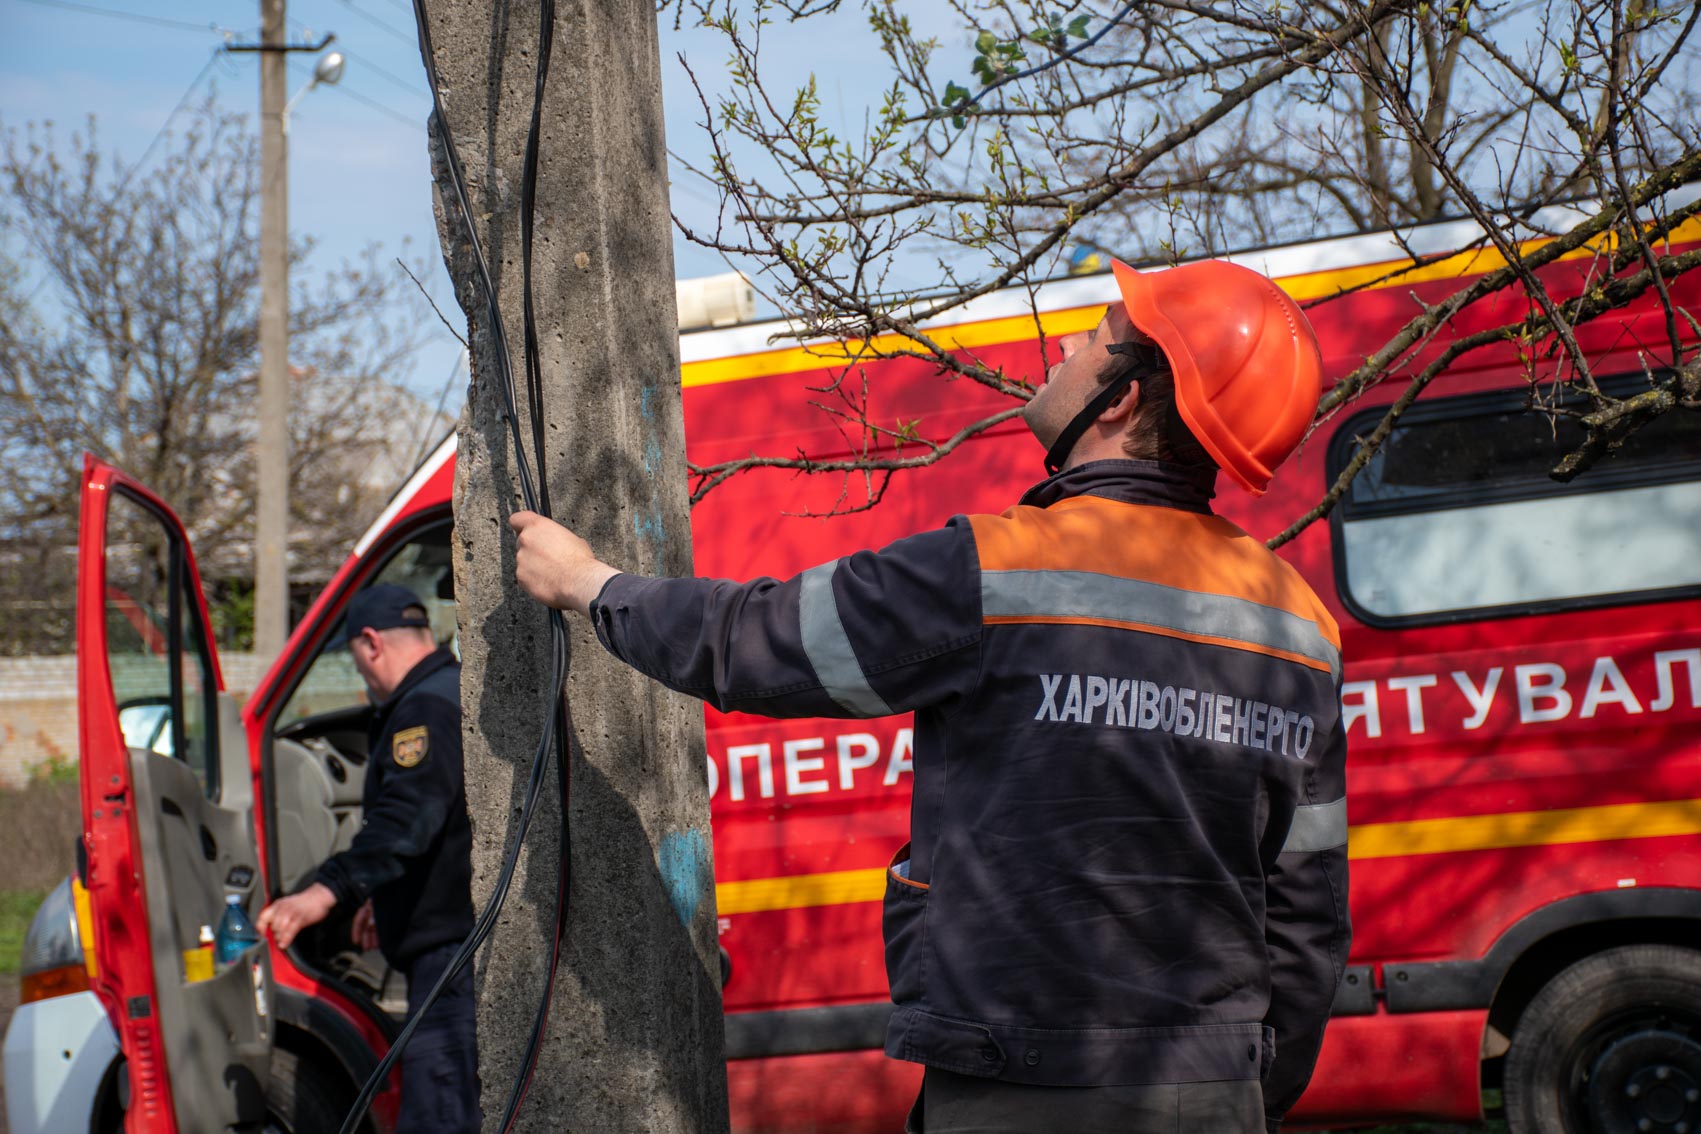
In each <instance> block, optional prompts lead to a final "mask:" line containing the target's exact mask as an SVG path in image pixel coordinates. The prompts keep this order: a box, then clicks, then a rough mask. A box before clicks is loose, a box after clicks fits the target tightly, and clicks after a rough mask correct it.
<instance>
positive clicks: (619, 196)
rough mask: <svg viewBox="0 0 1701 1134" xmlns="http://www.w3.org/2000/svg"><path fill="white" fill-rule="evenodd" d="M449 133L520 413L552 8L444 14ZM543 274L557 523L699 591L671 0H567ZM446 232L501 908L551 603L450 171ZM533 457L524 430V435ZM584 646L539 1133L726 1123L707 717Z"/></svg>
mask: <svg viewBox="0 0 1701 1134" xmlns="http://www.w3.org/2000/svg"><path fill="white" fill-rule="evenodd" d="M429 9H430V18H431V20H432V26H431V34H432V40H433V44H434V48H435V52H436V65H437V67H438V69H439V72H440V76H441V81H442V85H443V96H444V103H445V109H446V113H447V114H448V117H449V128H450V129H451V130H452V131H453V136H454V140H455V143H456V146H457V148H458V151H459V153H460V156H461V160H462V163H463V166H464V168H465V171H466V175H467V180H468V183H469V195H470V198H471V201H472V208H473V211H474V213H475V215H476V220H475V223H476V224H477V225H478V226H479V236H480V238H481V240H482V241H483V244H484V248H485V250H486V254H487V256H488V258H489V261H490V268H491V272H492V274H493V275H494V276H495V278H496V281H497V286H498V288H499V289H500V292H501V295H500V298H501V304H502V312H503V317H504V319H505V320H506V323H507V330H508V336H509V340H510V342H511V344H512V347H513V353H514V366H515V370H516V373H515V375H514V381H515V385H516V387H518V388H519V389H520V390H521V393H520V396H519V400H520V404H521V413H522V414H524V413H525V395H524V369H523V366H524V364H523V356H522V349H523V343H524V339H523V335H522V330H521V327H522V323H521V316H522V310H523V309H522V292H521V284H520V279H521V275H520V186H521V169H522V156H523V152H524V148H525V135H526V128H527V124H528V121H529V118H530V114H531V108H532V92H533V83H534V66H535V63H536V58H537V30H538V28H537V21H538V18H539V15H538V5H537V4H536V3H535V2H533V0H488V2H486V3H480V4H472V3H458V4H456V3H448V2H447V0H444V2H439V3H432V4H430V5H429ZM542 122H543V127H542V141H541V155H542V156H541V161H540V166H539V173H538V208H537V212H536V223H537V231H536V239H535V244H534V263H533V278H534V281H535V283H534V290H535V295H536V305H537V314H538V337H539V340H540V341H541V343H542V359H543V378H544V387H545V392H544V406H545V415H546V417H547V423H546V428H545V437H546V442H545V443H546V445H547V447H548V451H547V453H546V454H545V457H546V460H547V465H548V485H549V491H550V496H551V501H552V505H553V510H554V512H555V515H556V518H558V519H560V520H561V521H562V522H563V523H565V524H567V525H568V526H569V527H571V528H572V529H574V530H575V531H577V532H579V533H580V534H582V535H584V536H585V537H586V538H587V539H589V540H590V541H591V543H592V546H594V547H595V548H596V549H597V552H598V554H599V555H601V556H602V557H603V558H604V559H606V560H607V561H609V562H611V563H614V564H616V565H618V566H621V567H625V568H628V569H630V570H634V571H638V572H643V573H649V574H665V575H684V574H689V573H690V572H691V529H690V520H689V511H688V505H687V501H686V480H685V463H684V429H683V421H682V417H681V410H680V388H679V357H678V337H677V327H676V325H675V311H674V302H675V301H674V290H673V257H672V248H671V234H670V229H669V212H668V197H667V149H666V145H665V143H664V140H663V136H662V109H661V79H660V57H659V50H658V42H657V32H656V16H655V6H654V3H653V0H564V2H562V3H560V4H559V5H558V9H557V18H556V26H555V39H554V56H553V62H552V65H551V70H550V74H549V84H548V88H547V92H546V94H545V104H544V108H543V117H542ZM436 158H437V160H435V161H434V168H435V169H436V171H437V189H438V198H437V199H438V218H439V227H440V231H441V232H442V234H443V239H444V247H445V251H446V258H447V260H448V263H449V268H450V275H451V276H452V277H453V278H454V279H455V281H456V289H457V298H458V299H459V301H460V304H461V306H462V308H463V310H465V311H466V312H467V316H468V327H469V331H470V335H469V342H470V343H471V344H472V368H473V383H472V388H471V392H470V396H469V399H468V406H467V410H466V412H465V414H464V416H463V417H462V419H461V427H460V440H459V445H460V448H459V454H458V458H457V466H456V483H455V530H456V537H455V586H456V595H457V598H458V601H459V604H460V626H461V652H462V657H463V664H464V669H463V671H462V679H461V688H462V699H463V706H464V710H465V721H466V725H465V742H466V778H467V802H468V805H469V807H470V809H471V812H472V820H473V838H474V844H473V876H474V881H473V891H474V892H473V897H474V901H475V902H476V903H477V904H478V905H479V906H480V907H481V908H482V906H483V905H484V903H485V901H486V900H487V899H488V897H489V894H490V892H491V888H492V886H493V885H494V882H495V877H496V873H497V870H498V868H499V865H500V861H501V857H502V852H503V848H504V846H505V844H506V841H507V839H508V838H509V836H510V833H511V831H512V828H513V824H514V820H515V816H516V811H517V809H518V805H519V802H520V800H521V798H522V796H523V792H524V787H525V778H526V770H527V767H528V765H529V762H530V760H531V756H532V751H533V748H534V746H535V745H536V743H537V738H538V735H539V730H540V728H541V726H542V724H543V718H544V714H545V713H546V712H547V711H548V708H549V705H550V695H551V692H552V690H550V689H549V688H548V687H547V686H548V684H549V681H548V678H549V673H550V662H549V655H548V642H549V632H548V626H547V623H546V621H545V617H544V612H543V611H542V609H541V608H539V607H538V606H537V605H536V604H535V603H533V602H532V601H531V600H530V599H528V598H527V597H526V596H525V595H524V594H523V593H521V592H520V590H519V589H518V588H517V587H516V586H515V585H514V581H513V569H514V568H513V550H512V549H513V537H512V536H511V534H510V533H509V531H508V528H507V526H506V523H505V520H506V517H507V516H508V515H510V514H511V513H512V512H513V511H514V510H515V509H516V508H517V507H519V502H518V489H517V483H518V482H517V479H516V476H515V473H514V464H513V457H512V449H511V446H510V443H509V437H508V433H507V430H506V428H505V426H504V424H503V421H502V416H501V387H500V376H499V374H498V372H497V371H496V369H495V362H494V350H493V345H492V335H491V328H490V327H489V325H488V318H487V315H486V308H485V301H484V297H483V295H482V294H481V292H480V290H479V288H478V284H477V282H476V277H475V273H474V272H473V270H472V267H471V263H470V259H469V256H468V248H467V244H466V241H465V239H464V234H463V233H462V232H461V231H460V219H459V217H458V215H456V214H455V213H454V211H453V200H454V198H453V192H452V190H451V189H450V187H449V185H448V182H447V172H446V168H445V166H444V163H443V162H442V160H441V153H440V152H439V153H438V154H437V155H436ZM522 431H523V433H524V435H525V437H526V438H527V445H528V447H529V445H530V437H531V432H530V424H529V422H526V423H523V429H522ZM569 624H570V626H571V628H572V634H573V641H572V676H571V679H570V680H569V682H568V697H569V701H570V704H571V707H572V716H573V719H572V729H571V733H570V735H571V739H572V760H571V768H572V801H571V816H570V817H571V822H572V845H571V864H572V888H571V896H570V908H571V911H572V912H571V919H570V921H569V925H568V930H567V940H566V944H565V947H564V950H563V954H562V961H561V972H560V976H559V978H558V980H557V983H556V994H555V1003H554V1005H553V1010H552V1016H551V1021H550V1032H549V1038H548V1040H547V1042H546V1044H545V1047H544V1049H543V1055H542V1058H541V1061H540V1063H539V1066H538V1069H537V1073H536V1076H535V1078H534V1079H533V1080H532V1083H531V1088H530V1093H529V1095H528V1097H527V1102H526V1109H525V1111H524V1115H525V1118H524V1120H523V1121H522V1124H521V1125H522V1128H523V1129H526V1130H567V1131H582V1132H586V1134H589V1132H593V1131H594V1132H598V1134H601V1132H621V1131H631V1132H633V1134H638V1132H643V1134H675V1132H677V1134H684V1132H699V1131H706V1132H718V1131H724V1130H726V1128H727V1118H726V1072H725V1064H724V1062H723V1054H722V1053H723V1043H722V1020H721V999H720V962H719V950H718V946H717V942H716V919H715V896H714V872H713V865H712V859H711V849H710V837H709V808H708V785H707V779H706V773H705V750H704V742H703V717H702V710H701V708H700V706H699V705H698V704H696V703H695V702H693V701H691V700H689V699H687V698H684V697H680V696H677V695H675V694H672V693H669V692H668V691H667V690H665V689H663V688H662V687H661V686H659V685H657V684H655V683H654V682H651V681H648V680H646V679H645V678H643V677H640V676H639V675H638V674H636V673H634V672H633V671H631V670H629V669H627V668H626V667H625V666H623V665H620V664H619V663H617V662H615V661H613V660H612V659H611V658H609V657H608V656H607V654H605V653H604V651H603V650H602V648H601V647H600V646H599V645H598V644H597V643H596V640H595V638H594V637H593V636H592V634H591V633H590V629H589V627H588V626H587V625H586V623H585V622H584V621H583V620H582V619H578V618H576V617H572V618H570V619H569ZM556 835H557V813H556V811H555V807H554V784H553V783H550V784H549V786H548V789H547V791H546V803H545V806H544V807H542V808H540V813H539V816H538V818H537V820H536V822H535V824H534V827H533V830H532V834H531V837H530V839H529V840H528V842H527V849H526V853H525V854H524V856H523V857H522V858H521V860H520V875H519V877H518V878H516V881H515V885H514V888H513V890H512V891H511V892H510V894H509V897H508V903H507V906H506V908H505V910H504V913H503V916H502V920H501V922H500V923H499V926H498V928H497V930H496V932H495V934H494V937H493V941H492V944H491V945H490V946H487V948H486V950H485V952H484V953H483V954H482V955H481V957H480V962H479V968H478V982H477V987H478V998H479V1010H478V1025H479V1044H480V1055H481V1058H480V1073H481V1075H482V1078H483V1082H484V1113H485V1119H486V1121H487V1122H488V1123H495V1122H497V1121H498V1119H499V1118H500V1117H501V1113H502V1112H501V1108H502V1105H503V1102H504V1100H505V1098H506V1096H507V1093H508V1090H509V1087H510V1084H511V1083H512V1081H513V1079H514V1076H515V1072H516V1069H517V1067H518V1064H519V1061H520V1058H521V1054H522V1052H523V1049H524V1046H525V1041H526V1038H527V1035H528V1033H529V1031H530V1027H531V1022H532V1015H533V1010H534V1008H535V1006H536V1004H537V1001H538V997H539V996H540V994H541V992H542V989H543V983H544V973H545V966H546V964H547V960H548V956H549V946H550V941H551V937H552V933H553V925H554V904H555V885H556V883H555V880H556V868H557V863H558V856H559V854H560V848H559V846H558V845H557V837H556Z"/></svg>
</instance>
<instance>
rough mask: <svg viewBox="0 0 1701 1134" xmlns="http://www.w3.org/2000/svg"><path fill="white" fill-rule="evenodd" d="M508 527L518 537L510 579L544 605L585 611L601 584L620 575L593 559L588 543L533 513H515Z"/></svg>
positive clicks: (551, 521) (582, 612)
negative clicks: (512, 577) (512, 576)
mask: <svg viewBox="0 0 1701 1134" xmlns="http://www.w3.org/2000/svg"><path fill="white" fill-rule="evenodd" d="M508 526H509V527H511V528H513V529H514V531H515V533H516V534H517V535H518V536H519V539H518V540H517V541H516V545H515V549H514V579H515V581H516V582H518V583H519V584H520V587H521V589H522V590H524V591H525V592H526V593H527V594H528V595H531V596H532V597H533V598H534V599H536V600H537V601H539V602H541V603H543V604H544V605H545V606H553V607H554V608H555V609H557V610H576V611H578V612H579V613H580V614H589V613H590V609H591V603H592V601H594V600H595V599H596V597H597V595H598V594H599V593H601V591H602V585H603V584H604V583H606V582H608V581H609V580H610V579H612V578H613V577H614V576H616V575H618V574H620V572H619V571H616V570H615V569H614V568H613V567H610V566H609V565H608V564H606V563H603V562H601V561H600V560H598V559H597V557H596V555H595V553H593V552H592V551H591V545H590V544H588V543H586V542H585V541H584V540H582V539H580V538H579V537H578V536H576V535H574V534H573V533H572V532H570V531H568V530H567V529H566V528H564V527H562V526H561V525H560V524H558V523H556V522H555V521H554V520H551V519H550V518H549V517H547V516H540V515H538V514H537V513H536V512H515V513H514V514H513V515H512V516H510V517H508Z"/></svg>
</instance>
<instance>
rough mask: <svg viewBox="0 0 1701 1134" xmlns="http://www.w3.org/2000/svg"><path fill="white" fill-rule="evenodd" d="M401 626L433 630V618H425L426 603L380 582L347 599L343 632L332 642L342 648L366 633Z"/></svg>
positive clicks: (398, 585) (398, 587)
mask: <svg viewBox="0 0 1701 1134" xmlns="http://www.w3.org/2000/svg"><path fill="white" fill-rule="evenodd" d="M400 626H414V627H420V628H423V629H430V627H431V619H430V618H428V617H426V614H425V602H424V600H422V599H421V598H420V597H419V596H418V595H416V594H414V593H413V592H412V591H410V590H408V589H407V588H406V587H404V586H402V585H400V584H399V583H379V584H378V585H377V586H375V587H367V588H366V589H365V590H363V591H356V592H355V595H354V597H353V598H351V599H349V600H348V612H347V613H346V614H345V615H344V617H343V629H342V633H340V634H338V635H337V636H336V638H334V639H333V640H332V642H333V644H334V645H341V644H343V643H345V642H347V641H348V640H349V639H350V638H358V637H359V636H360V635H361V634H362V633H364V632H365V631H367V630H394V629H396V628H397V627H400Z"/></svg>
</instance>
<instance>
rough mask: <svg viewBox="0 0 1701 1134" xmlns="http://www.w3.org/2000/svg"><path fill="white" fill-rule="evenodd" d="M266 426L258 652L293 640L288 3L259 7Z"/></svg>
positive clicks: (260, 448)
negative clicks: (286, 111)
mask: <svg viewBox="0 0 1701 1134" xmlns="http://www.w3.org/2000/svg"><path fill="white" fill-rule="evenodd" d="M260 44H261V51H260V53H259V55H260V420H259V423H258V428H259V432H258V435H257V439H256V442H255V461H256V464H257V465H258V468H257V470H256V484H255V492H256V496H257V497H258V500H257V502H256V507H255V512H254V652H255V653H256V654H258V655H259V656H260V657H262V658H264V659H266V661H268V662H269V661H271V660H272V659H273V658H275V657H277V656H278V654H279V652H281V651H282V650H283V646H284V642H285V640H286V639H288V637H289V150H288V146H289V136H288V134H287V133H286V132H285V129H284V101H285V99H286V98H287V96H288V92H287V91H286V89H285V83H287V82H288V75H287V73H286V71H285V69H284V65H285V63H286V62H287V60H288V58H289V56H288V55H287V54H286V53H285V52H284V51H283V46H284V0H260Z"/></svg>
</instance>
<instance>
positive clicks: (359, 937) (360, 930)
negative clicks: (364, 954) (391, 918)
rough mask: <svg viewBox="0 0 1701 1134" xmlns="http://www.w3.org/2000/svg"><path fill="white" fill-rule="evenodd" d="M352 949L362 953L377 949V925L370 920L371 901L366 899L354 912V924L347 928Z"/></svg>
mask: <svg viewBox="0 0 1701 1134" xmlns="http://www.w3.org/2000/svg"><path fill="white" fill-rule="evenodd" d="M349 936H350V937H352V938H353V939H354V947H355V948H356V949H360V950H362V951H364V950H367V949H376V948H378V925H377V923H376V922H374V921H373V920H372V899H371V898H368V899H366V901H364V902H362V903H361V906H360V908H359V909H358V910H355V911H354V924H352V925H350V926H349Z"/></svg>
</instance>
